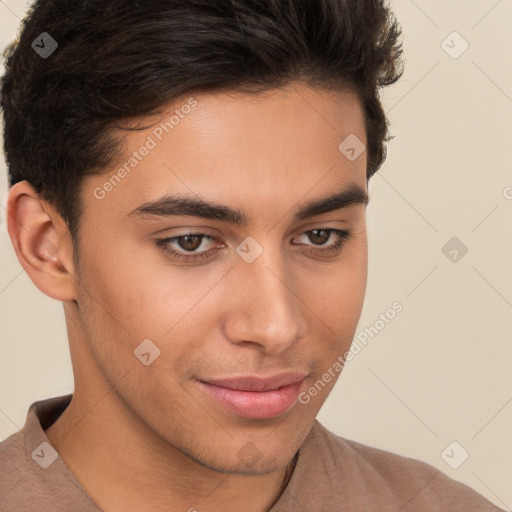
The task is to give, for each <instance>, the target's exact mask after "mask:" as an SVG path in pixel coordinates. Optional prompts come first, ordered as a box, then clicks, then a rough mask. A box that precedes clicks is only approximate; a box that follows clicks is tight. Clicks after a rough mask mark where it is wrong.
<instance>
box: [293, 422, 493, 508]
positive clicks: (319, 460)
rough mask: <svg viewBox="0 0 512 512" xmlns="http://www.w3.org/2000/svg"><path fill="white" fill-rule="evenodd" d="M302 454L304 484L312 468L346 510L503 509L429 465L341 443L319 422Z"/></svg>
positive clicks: (349, 442)
mask: <svg viewBox="0 0 512 512" xmlns="http://www.w3.org/2000/svg"><path fill="white" fill-rule="evenodd" d="M301 455H302V457H303V460H302V469H301V472H302V473H303V474H305V473H309V476H308V477H306V479H305V480H308V479H311V478H312V474H311V473H310V470H311V469H312V470H313V472H316V473H317V475H318V474H322V479H323V480H324V482H327V485H325V484H324V483H322V482H321V481H320V480H321V479H320V478H317V485H320V486H323V488H324V489H325V491H326V492H327V493H330V494H331V495H332V497H333V499H334V500H342V501H343V502H344V505H345V506H346V507H347V510H355V509H357V510H359V509H361V510H363V509H364V510H366V511H371V510H375V511H377V510H379V511H380V512H383V511H387V510H390V511H391V510H401V511H402V512H412V511H415V512H419V511H433V510H435V511H450V512H455V511H460V512H462V511H464V512H473V511H474V512H477V511H478V512H486V511H489V512H497V511H499V510H501V509H499V508H498V507H496V506H494V505H493V504H492V503H491V502H489V501H488V500H487V499H486V498H484V497H483V496H482V495H480V494H479V493H477V492H476V491H475V490H473V489H471V488H470V487H469V486H467V485H466V484H463V483H462V482H459V481H456V480H454V479H452V478H450V477H448V476H447V475H445V474H444V473H443V472H442V471H440V470H439V469H437V468H435V467H433V466H432V465H430V464H427V463H426V462H422V461H420V460H416V459H413V458H410V457H405V456H403V455H398V454H396V453H393V452H390V451H387V450H382V449H379V448H375V447H372V446H368V445H364V444H362V443H359V442H357V441H353V440H350V439H346V438H343V437H341V436H338V435H336V434H334V433H333V432H331V431H329V430H328V429H327V428H325V427H324V426H323V425H322V424H321V423H319V422H318V421H315V422H314V424H313V427H312V428H311V431H310V432H309V434H308V436H307V438H306V440H305V442H304V444H303V446H302V447H301V449H300V450H299V460H300V456H301ZM305 466H307V468H308V469H307V470H304V467H305ZM298 479H301V475H298ZM290 483H291V482H290ZM333 503H334V501H333ZM338 503H339V501H338ZM351 507H352V508H351ZM354 507H355V508H354ZM397 507H398V508H397Z"/></svg>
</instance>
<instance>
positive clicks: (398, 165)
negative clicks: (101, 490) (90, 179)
mask: <svg viewBox="0 0 512 512" xmlns="http://www.w3.org/2000/svg"><path fill="white" fill-rule="evenodd" d="M392 6H393V7H394V9H395V13H396V15H397V17H398V19H399V20H400V22H401V24H402V27H403V30H404V46H405V58H406V72H405V75H404V77H403V79H402V81H401V82H400V83H399V84H397V85H395V86H394V87H393V88H392V89H391V90H389V91H386V92H385V94H384V101H385V106H386V110H387V112H388V113H389V117H390V120H391V123H392V126H391V133H392V135H394V136H395V139H394V140H393V141H392V142H391V143H390V144H389V149H388V159H387V161H386V163H385V165H384V167H383V168H382V169H381V171H379V173H378V174H377V175H376V176H375V177H374V178H373V180H372V181H371V183H370V193H371V203H370V206H369V207H368V225H369V228H368V229H369V244H370V247H369V251H370V255H369V257H370V267H369V276H368V289H367V296H366V301H365V306H364V309H363V313H362V316H361V320H360V324H359V327H358V333H359V332H362V331H364V330H365V328H369V327H370V326H375V325H374V324H375V322H376V321H377V320H378V319H379V315H380V314H381V313H385V311H386V310H387V309H388V308H390V307H391V305H392V304H393V303H394V302H395V301H399V302H400V303H401V304H402V305H403V311H402V312H400V313H399V314H398V315H396V317H395V318H394V319H393V320H392V321H391V322H390V323H388V324H387V325H385V327H384V328H381V329H380V330H379V326H381V324H380V323H379V324H377V325H376V327H377V330H378V331H379V332H378V334H377V335H375V336H374V337H373V338H371V337H369V342H368V344H367V346H366V347H364V348H363V349H362V350H361V351H360V352H359V354H357V356H355V358H354V359H353V360H352V361H351V362H350V364H348V365H347V367H346V369H345V370H344V372H343V374H342V377H341V379H340V381H339V382H338V384H337V386H336V388H335V390H334V391H333V393H332V394H331V396H330V397H329V399H328V401H327V403H326V405H325V406H324V408H323V409H322V411H321V413H320V416H319V419H320V421H322V422H323V423H324V424H325V425H326V426H327V427H328V428H330V429H331V430H332V431H334V432H336V433H338V434H340V435H343V436H345V437H348V438H352V439H356V440H358V441H360V442H363V443H366V444H370V445H374V446H378V447H381V448H385V449H388V450H392V451H395V452H398V453H400V454H404V455H408V456H411V457H414V458H418V459H422V460H424V461H427V462H429V463H430V464H432V465H434V466H436V467H438V468H439V469H440V470H441V471H443V472H445V473H446V474H448V475H449V476H451V477H453V478H455V479H457V480H461V481H463V482H465V483H467V484H469V485H470V486H471V487H473V488H475V489H477V490H478V491H479V492H480V493H482V494H483V495H485V496H487V497H488V498H489V499H490V500H491V501H493V502H494V503H496V504H497V505H498V506H500V507H502V508H505V509H507V510H510V509H511V507H512V486H511V485H510V482H511V481H512V436H511V435H510V432H511V424H512V377H511V375H512V348H511V333H512V165H511V152H510V147H511V140H512V70H511V66H510V55H512V32H511V31H510V20H511V19H512V0H500V1H496V0H478V1H476V0H472V1H468V0H464V1H462V0H461V1H454V0H448V1H447V0H432V1H427V0H415V1H414V2H413V1H406V0H403V1H402V0H400V1H398V0H395V1H394V2H392ZM25 9H26V3H25V2H22V1H15V0H4V1H0V20H1V22H0V34H1V36H0V37H1V40H0V45H1V47H2V48H3V47H4V46H5V44H6V43H7V42H8V41H10V40H11V39H13V38H14V37H15V36H16V30H17V26H18V23H19V21H20V18H22V17H23V15H24V12H25ZM454 31H457V32H458V33H459V34H460V36H457V35H451V34H452V32H454ZM461 37H462V38H463V39H461ZM445 40H446V41H445ZM464 40H465V41H466V42H467V43H468V44H469V46H468V48H467V50H466V51H465V52H464V53H462V54H461V55H460V56H458V57H457V58H453V57H455V56H457V54H458V53H459V52H460V50H461V49H463V47H464V44H465V43H464ZM443 41H445V43H442V42H443ZM443 48H445V49H446V50H448V52H450V53H451V54H452V56H453V57H452V56H450V55H449V54H448V53H447V52H446V51H445V49H443ZM2 69H3V68H2ZM0 175H1V179H0V269H1V273H0V326H1V327H0V340H1V341H0V347H1V356H0V365H1V366H0V439H4V438H6V437H7V436H9V435H10V434H12V433H14V432H15V431H16V430H17V429H19V428H20V427H21V426H22V425H23V423H24V421H25V415H26V411H27V408H28V406H29V405H30V404H31V403H32V402H33V401H35V400H39V399H43V398H47V397H50V396H57V395H61V394H65V393H69V392H72V390H73V388H72V369H71V365H70V359H69V350H68V347H67V338H66V332H65V325H64V316H63V311H62V306H61V304H60V303H58V302H55V301H53V300H51V299H49V298H48V297H46V296H45V295H43V294H42V293H40V292H39V291H38V290H37V289H36V288H35V286H34V285H33V284H32V282H31V281H30V279H29V278H28V277H27V275H26V274H25V272H24V271H23V269H22V268H21V266H20V264H19V263H18V261H17V259H16V257H15V254H14V251H13V249H12V246H11V242H10V239H9V237H8V235H7V232H6V228H5V209H4V208H5V205H6V175H5V163H4V161H3V158H2V161H1V163H0ZM507 187H510V188H507ZM507 197H508V199H507ZM452 237H457V238H458V239H459V241H460V242H461V243H463V244H464V245H465V246H466V247H467V248H468V252H467V254H465V255H464V256H462V257H461V252H460V251H459V252H458V257H459V258H460V259H459V260H458V261H457V262H453V261H451V259H449V257H450V258H452V257H454V256H455V253H452V254H451V255H450V254H449V253H448V251H445V252H447V253H448V256H449V257H448V256H446V255H445V254H444V253H443V251H442V248H443V246H444V245H445V244H446V243H447V242H448V241H449V240H450V239H451V238H452ZM460 242H457V243H460ZM450 250H452V249H451V248H450ZM374 332H375V331H374ZM452 441H457V442H458V443H459V445H460V446H461V447H462V448H459V447H456V448H455V450H454V452H451V453H450V455H452V453H453V457H452V459H451V461H454V460H455V461H457V460H458V458H459V457H460V454H461V453H462V452H461V450H462V449H464V450H466V451H467V452H468V453H469V457H468V459H467V460H466V461H465V462H464V463H463V464H461V465H460V467H458V469H452V468H451V467H450V466H448V464H447V463H446V462H445V460H444V459H443V458H442V457H441V453H442V452H443V450H444V449H445V448H446V447H447V446H448V445H449V444H450V443H451V442H452Z"/></svg>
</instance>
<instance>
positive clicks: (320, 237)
mask: <svg viewBox="0 0 512 512" xmlns="http://www.w3.org/2000/svg"><path fill="white" fill-rule="evenodd" d="M308 233H309V234H308V238H309V239H310V240H311V241H312V242H313V243H315V244H317V245H323V244H325V242H327V240H329V238H330V237H331V232H330V230H328V229H313V230H311V231H308Z"/></svg>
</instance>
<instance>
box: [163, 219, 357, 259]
mask: <svg viewBox="0 0 512 512" xmlns="http://www.w3.org/2000/svg"><path fill="white" fill-rule="evenodd" d="M315 230H325V231H330V232H331V235H332V234H334V235H337V236H338V237H340V238H346V236H347V235H348V234H349V233H350V230H349V229H342V228H333V227H323V226H320V227H313V228H310V229H306V230H304V231H301V232H300V233H298V234H297V235H294V236H301V235H305V234H307V233H310V232H311V231H315ZM186 236H200V237H202V240H209V241H212V242H215V241H217V242H219V241H218V240H217V239H216V237H215V236H213V235H211V234H209V233H203V232H200V231H188V232H184V233H179V234H177V235H172V236H168V237H163V238H161V239H160V241H168V242H176V241H178V240H179V239H180V238H184V237H186ZM313 246H314V244H313ZM319 247H320V246H319ZM181 250H183V249H181ZM207 250H208V249H205V250H203V251H200V252H206V251H207ZM186 253H187V251H184V254H186ZM190 254H194V253H193V252H190Z"/></svg>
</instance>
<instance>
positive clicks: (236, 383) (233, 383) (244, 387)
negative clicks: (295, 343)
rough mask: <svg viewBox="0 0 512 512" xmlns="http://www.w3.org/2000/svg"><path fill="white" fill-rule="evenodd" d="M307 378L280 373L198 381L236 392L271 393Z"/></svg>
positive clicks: (300, 375)
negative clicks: (266, 375) (267, 375)
mask: <svg viewBox="0 0 512 512" xmlns="http://www.w3.org/2000/svg"><path fill="white" fill-rule="evenodd" d="M306 377H307V374H305V373H280V374H278V375H273V376H271V377H260V376H257V375H254V376H253V375H243V376H240V377H229V378H225V379H224V378H220V379H218V378H212V379H199V380H200V381H201V382H205V383H206V384H213V385H214V386H220V387H223V388H229V389H235V390H238V391H272V390H275V389H279V388H282V387H283V386H289V385H291V384H295V383H298V382H301V381H303V380H304V379H305V378H306Z"/></svg>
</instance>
